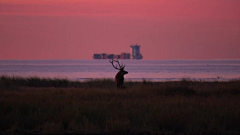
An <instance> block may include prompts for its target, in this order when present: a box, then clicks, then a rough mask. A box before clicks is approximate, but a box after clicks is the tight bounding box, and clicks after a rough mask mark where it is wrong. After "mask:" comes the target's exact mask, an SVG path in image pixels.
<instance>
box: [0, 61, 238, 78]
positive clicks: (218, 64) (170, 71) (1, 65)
mask: <svg viewBox="0 0 240 135" xmlns="http://www.w3.org/2000/svg"><path fill="white" fill-rule="evenodd" d="M119 62H120V63H121V64H123V65H125V70H126V71H128V74H127V75H125V80H126V81H143V80H145V81H178V80H182V79H185V80H194V81H230V80H240V60H119ZM117 72H118V70H116V69H115V68H113V66H112V64H111V63H110V62H109V60H107V59H104V60H0V76H3V75H5V76H10V77H39V78H52V79H54V78H60V79H69V80H72V81H88V80H91V79H109V78H110V79H113V78H114V76H115V75H116V73H117Z"/></svg>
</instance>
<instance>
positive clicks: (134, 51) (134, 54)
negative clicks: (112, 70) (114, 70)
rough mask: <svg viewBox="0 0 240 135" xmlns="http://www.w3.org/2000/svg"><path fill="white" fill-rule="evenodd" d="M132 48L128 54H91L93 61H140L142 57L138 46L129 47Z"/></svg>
mask: <svg viewBox="0 0 240 135" xmlns="http://www.w3.org/2000/svg"><path fill="white" fill-rule="evenodd" d="M130 47H131V48H132V50H131V52H132V55H130V53H124V52H123V53H121V54H117V55H116V54H106V53H100V54H96V53H95V54H93V58H94V59H142V58H143V56H142V54H140V45H137V44H136V45H131V46H130Z"/></svg>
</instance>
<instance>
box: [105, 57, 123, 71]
mask: <svg viewBox="0 0 240 135" xmlns="http://www.w3.org/2000/svg"><path fill="white" fill-rule="evenodd" d="M109 62H110V63H112V66H113V67H114V68H115V69H117V70H121V69H123V68H124V67H125V66H124V65H123V64H122V65H120V63H119V61H118V60H113V59H112V61H111V60H109ZM113 62H117V63H118V66H119V68H117V65H116V66H114V64H113Z"/></svg>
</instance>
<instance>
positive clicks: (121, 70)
mask: <svg viewBox="0 0 240 135" xmlns="http://www.w3.org/2000/svg"><path fill="white" fill-rule="evenodd" d="M109 62H110V63H112V66H113V67H114V68H115V69H117V70H119V71H118V73H117V74H116V76H115V82H116V83H117V88H123V83H124V75H125V74H128V72H127V71H125V70H124V68H125V66H124V65H123V64H122V65H120V63H119V61H118V60H113V59H112V60H109ZM113 62H116V63H118V66H119V68H118V67H117V65H116V66H114V64H113Z"/></svg>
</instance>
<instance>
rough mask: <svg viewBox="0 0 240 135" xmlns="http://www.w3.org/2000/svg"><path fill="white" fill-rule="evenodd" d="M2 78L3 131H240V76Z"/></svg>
mask: <svg viewBox="0 0 240 135" xmlns="http://www.w3.org/2000/svg"><path fill="white" fill-rule="evenodd" d="M124 86H125V88H124V89H117V88H116V85H115V82H114V81H113V80H109V79H102V80H91V81H87V82H77V81H75V82H74V81H69V80H67V79H46V78H20V77H7V76H1V77H0V110H1V111H0V133H8V134H10V133H30V134H34V133H36V134H39V133H41V134H42V133H62V134H66V133H69V134H70V133H71V134H73V133H89V134H91V133H109V134H112V133H145V134H156V133H158V134H159V133H174V134H175V133H180V134H181V133H183V134H212V133H221V134H226V133H228V134H240V128H239V127H240V80H233V81H228V82H199V81H188V80H185V79H183V80H182V81H176V82H149V81H144V80H143V81H142V82H126V83H125V84H124Z"/></svg>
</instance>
